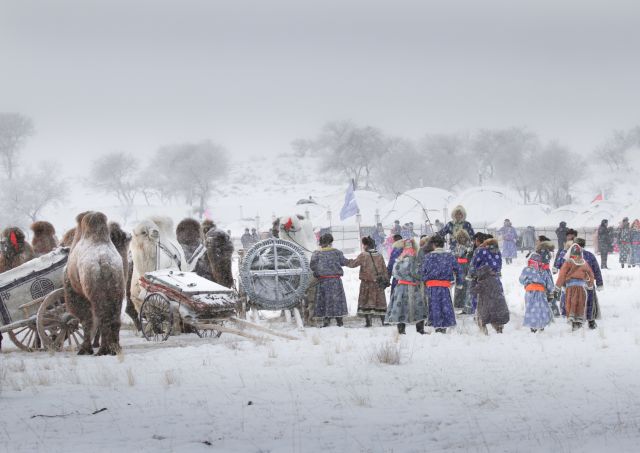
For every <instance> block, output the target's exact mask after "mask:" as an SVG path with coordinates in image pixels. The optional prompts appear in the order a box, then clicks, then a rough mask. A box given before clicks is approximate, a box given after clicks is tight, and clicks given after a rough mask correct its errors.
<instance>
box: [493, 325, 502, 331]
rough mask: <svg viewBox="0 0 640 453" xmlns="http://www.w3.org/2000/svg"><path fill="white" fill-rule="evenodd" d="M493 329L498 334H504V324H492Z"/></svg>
mask: <svg viewBox="0 0 640 453" xmlns="http://www.w3.org/2000/svg"><path fill="white" fill-rule="evenodd" d="M491 325H492V326H493V328H494V329H495V330H496V333H502V327H503V326H502V324H491Z"/></svg>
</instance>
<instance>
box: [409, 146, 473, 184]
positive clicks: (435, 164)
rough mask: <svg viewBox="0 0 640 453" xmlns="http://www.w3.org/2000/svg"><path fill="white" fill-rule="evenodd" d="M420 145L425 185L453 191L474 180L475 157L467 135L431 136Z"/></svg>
mask: <svg viewBox="0 0 640 453" xmlns="http://www.w3.org/2000/svg"><path fill="white" fill-rule="evenodd" d="M418 146H419V150H420V153H421V158H422V159H424V163H425V171H424V183H425V185H427V186H431V187H440V188H442V189H447V190H451V189H454V188H457V187H461V186H464V185H465V184H468V183H470V182H471V181H473V180H474V176H475V175H474V174H473V168H474V167H473V157H472V156H470V155H469V150H468V142H467V139H466V137H465V136H464V135H461V134H431V135H427V136H425V137H424V138H423V139H422V140H421V141H420V144H419V145H418Z"/></svg>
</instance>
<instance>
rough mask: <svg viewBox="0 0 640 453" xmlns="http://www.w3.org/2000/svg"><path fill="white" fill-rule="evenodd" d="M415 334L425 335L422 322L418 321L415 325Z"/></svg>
mask: <svg viewBox="0 0 640 453" xmlns="http://www.w3.org/2000/svg"><path fill="white" fill-rule="evenodd" d="M416 332H418V333H419V334H420V335H424V334H426V333H427V332H425V331H424V321H420V322H419V323H417V324H416Z"/></svg>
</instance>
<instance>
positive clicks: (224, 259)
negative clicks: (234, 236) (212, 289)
mask: <svg viewBox="0 0 640 453" xmlns="http://www.w3.org/2000/svg"><path fill="white" fill-rule="evenodd" d="M206 245H207V257H208V258H209V265H210V266H211V273H212V277H213V281H214V282H216V283H219V284H220V285H222V286H225V287H227V288H233V274H232V273H231V256H232V255H233V242H232V241H231V238H230V237H229V235H228V234H227V233H225V232H224V231H222V230H218V229H212V230H209V232H208V233H207V241H206Z"/></svg>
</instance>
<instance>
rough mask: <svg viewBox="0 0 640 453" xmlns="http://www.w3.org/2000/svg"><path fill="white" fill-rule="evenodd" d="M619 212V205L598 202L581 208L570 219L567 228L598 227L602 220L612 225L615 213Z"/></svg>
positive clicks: (609, 202) (611, 202)
mask: <svg viewBox="0 0 640 453" xmlns="http://www.w3.org/2000/svg"><path fill="white" fill-rule="evenodd" d="M619 211H620V205H619V204H618V203H615V202H613V201H608V200H606V201H599V202H597V203H592V204H589V205H587V206H585V207H583V209H582V210H580V211H579V212H578V214H577V215H576V216H575V217H574V218H573V219H571V223H568V222H567V224H568V226H569V227H571V228H585V227H586V228H589V227H597V226H598V225H600V222H601V221H602V219H607V220H608V221H609V223H611V224H612V225H613V221H614V219H615V218H616V215H617V213H618V212H619Z"/></svg>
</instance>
